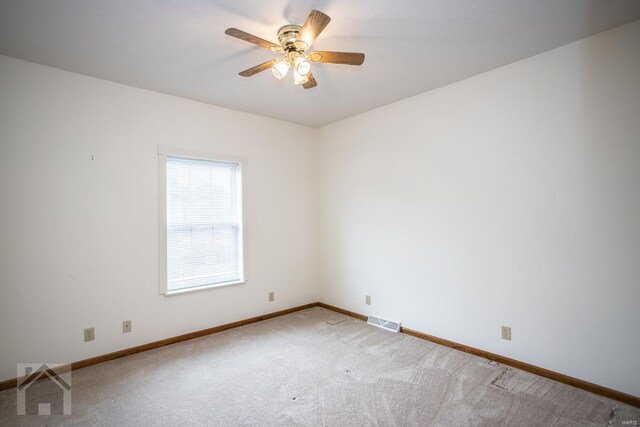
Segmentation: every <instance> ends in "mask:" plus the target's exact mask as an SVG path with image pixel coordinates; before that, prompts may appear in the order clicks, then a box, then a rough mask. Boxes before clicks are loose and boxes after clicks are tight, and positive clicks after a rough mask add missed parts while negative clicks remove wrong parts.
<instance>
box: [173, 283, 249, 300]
mask: <svg viewBox="0 0 640 427" xmlns="http://www.w3.org/2000/svg"><path fill="white" fill-rule="evenodd" d="M245 283H247V281H246V280H238V281H237V282H226V283H216V284H214V285H204V286H196V287H193V288H185V289H177V290H175V291H167V292H165V293H164V294H163V295H164V296H165V297H170V296H173V295H181V294H187V293H189V292H196V291H204V290H205V289H215V288H223V287H225V286H235V285H243V284H245Z"/></svg>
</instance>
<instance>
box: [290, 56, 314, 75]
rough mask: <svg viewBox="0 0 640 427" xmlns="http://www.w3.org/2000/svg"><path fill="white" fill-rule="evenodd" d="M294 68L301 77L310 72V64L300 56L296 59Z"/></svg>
mask: <svg viewBox="0 0 640 427" xmlns="http://www.w3.org/2000/svg"><path fill="white" fill-rule="evenodd" d="M294 67H295V70H296V71H297V72H298V74H301V75H303V76H306V75H307V74H309V71H311V63H310V62H309V61H308V60H307V58H305V57H304V56H302V55H300V56H298V57H297V58H296V60H295V63H294Z"/></svg>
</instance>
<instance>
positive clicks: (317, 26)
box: [225, 10, 364, 89]
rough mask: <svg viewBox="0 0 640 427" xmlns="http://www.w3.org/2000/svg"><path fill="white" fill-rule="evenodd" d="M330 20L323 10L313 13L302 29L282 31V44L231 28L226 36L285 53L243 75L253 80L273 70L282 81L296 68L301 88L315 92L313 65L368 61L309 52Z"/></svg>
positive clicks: (350, 55)
mask: <svg viewBox="0 0 640 427" xmlns="http://www.w3.org/2000/svg"><path fill="white" fill-rule="evenodd" d="M329 21H331V18H329V17H328V16H327V15H325V14H324V13H322V12H320V11H319V10H312V11H311V13H310V14H309V16H308V17H307V20H306V21H304V24H303V25H302V26H300V25H285V26H284V27H282V28H280V29H279V30H278V41H279V42H280V44H279V45H278V44H275V43H272V42H270V41H268V40H264V39H261V38H260V37H256V36H254V35H251V34H249V33H246V32H244V31H242V30H238V29H237V28H229V29H227V31H225V34H227V35H229V36H231V37H236V38H238V39H240V40H244V41H246V42H249V43H253V44H256V45H258V46H261V47H264V48H267V49H271V51H272V52H274V53H283V54H284V56H283V57H278V58H275V59H272V60H270V61H267V62H264V63H262V64H260V65H256V66H255V67H251V68H249V69H246V70H244V71H242V72H240V73H239V74H240V75H241V76H243V77H251V76H253V75H254V74H258V73H260V72H262V71H265V70H267V69H269V68H271V71H272V72H273V75H274V76H276V77H277V78H278V79H282V78H284V76H285V75H286V74H287V72H288V71H289V69H290V68H293V82H294V83H295V84H297V85H302V87H303V88H305V89H311V88H312V87H315V86H317V85H318V82H316V79H315V78H314V77H313V73H312V72H311V62H325V63H331V64H347V65H361V64H362V63H363V62H364V53H354V52H327V51H314V52H309V53H306V51H307V50H308V49H309V48H310V47H311V44H312V43H313V41H314V40H315V39H316V38H317V37H318V36H319V35H320V33H321V32H322V30H324V28H325V27H326V26H327V24H329Z"/></svg>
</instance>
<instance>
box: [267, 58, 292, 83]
mask: <svg viewBox="0 0 640 427" xmlns="http://www.w3.org/2000/svg"><path fill="white" fill-rule="evenodd" d="M271 71H272V72H273V75H274V76H276V77H277V78H278V79H280V80H281V79H283V78H284V76H286V75H287V72H288V71H289V65H288V64H287V63H286V62H285V61H278V62H276V63H275V64H273V66H272V67H271Z"/></svg>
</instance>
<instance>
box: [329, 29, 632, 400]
mask: <svg viewBox="0 0 640 427" xmlns="http://www.w3.org/2000/svg"><path fill="white" fill-rule="evenodd" d="M639 46H640V21H637V22H635V23H632V24H630V25H626V26H623V27H619V28H617V29H614V30H612V31H609V32H606V33H601V34H599V35H596V36H594V37H591V38H588V39H585V40H582V41H579V42H576V43H573V44H570V45H567V46H564V47H561V48H559V49H555V50H553V51H550V52H547V53H544V54H541V55H538V56H535V57H532V58H529V59H526V60H523V61H520V62H517V63H514V64H511V65H508V66H506V67H502V68H500V69H497V70H494V71H491V72H488V73H486V74H482V75H479V76H476V77H473V78H471V79H468V80H465V81H462V82H459V83H456V84H453V85H450V86H447V87H444V88H441V89H438V90H434V91H432V92H428V93H425V94H422V95H419V96H416V97H413V98H410V99H406V100H403V101H400V102H398V103H395V104H392V105H389V106H386V107H383V108H380V109H377V110H374V111H371V112H368V113H365V114H362V115H359V116H356V117H353V118H350V119H347V120H344V121H341V122H338V123H335V124H333V125H330V126H327V127H325V128H322V129H320V131H319V133H320V134H319V138H320V147H319V156H320V162H321V165H320V171H321V183H320V185H321V204H320V206H321V209H322V217H321V224H322V227H323V230H322V233H321V236H322V238H323V242H322V265H321V271H322V273H323V276H322V288H321V291H322V293H321V300H322V301H324V302H326V303H329V304H334V305H337V306H340V307H343V308H346V309H349V310H353V311H356V312H360V313H365V314H366V313H371V314H377V315H380V316H383V317H388V318H393V319H397V320H400V321H402V322H403V323H404V325H405V326H407V327H408V328H412V329H416V330H419V331H423V332H426V333H429V334H433V335H436V336H439V337H443V338H447V339H449V340H453V341H457V342H460V343H464V344H467V345H470V346H474V347H478V348H481V349H485V350H488V351H491V352H495V353H498V354H501V355H505V356H509V357H512V358H515V359H518V360H521V361H525V362H529V363H532V364H534V365H538V366H542V367H545V368H548V369H552V370H555V371H558V372H562V373H565V374H568V375H571V376H574V377H578V378H582V379H584V380H587V381H591V382H594V383H597V384H601V385H604V386H608V387H612V388H614V389H618V390H621V391H624V392H628V393H631V394H634V395H636V396H640V309H639V302H640V49H639ZM391 78H392V77H391ZM416 78H419V75H418V76H416ZM365 294H369V295H371V296H372V305H371V306H367V305H365V304H364V302H365ZM500 325H509V326H511V327H512V328H513V331H512V332H513V340H512V341H511V342H508V341H503V340H501V339H500Z"/></svg>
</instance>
